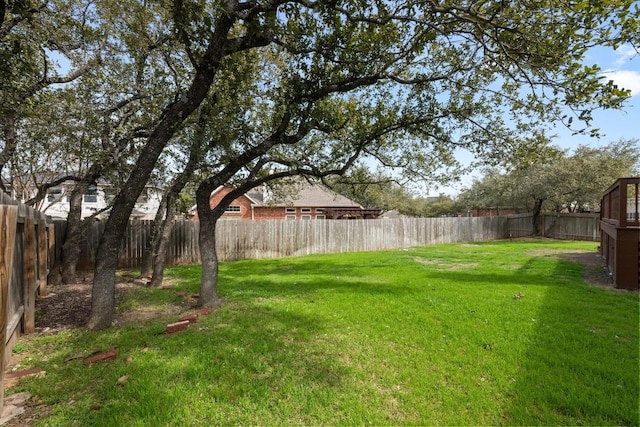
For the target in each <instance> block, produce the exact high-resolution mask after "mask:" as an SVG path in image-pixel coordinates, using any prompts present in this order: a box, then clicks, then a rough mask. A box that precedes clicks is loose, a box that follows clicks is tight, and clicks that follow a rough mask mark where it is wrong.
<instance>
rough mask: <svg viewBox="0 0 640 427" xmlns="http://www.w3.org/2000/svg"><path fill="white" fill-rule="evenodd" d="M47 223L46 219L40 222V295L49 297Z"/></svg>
mask: <svg viewBox="0 0 640 427" xmlns="http://www.w3.org/2000/svg"><path fill="white" fill-rule="evenodd" d="M48 255H49V247H48V245H47V222H46V221H45V220H44V219H40V221H38V295H39V296H41V297H43V296H45V295H47V276H48V274H47V273H48V271H47V256H48Z"/></svg>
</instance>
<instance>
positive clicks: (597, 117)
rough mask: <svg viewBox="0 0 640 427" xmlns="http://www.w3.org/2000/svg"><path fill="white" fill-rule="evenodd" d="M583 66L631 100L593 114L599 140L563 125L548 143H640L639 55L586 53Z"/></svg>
mask: <svg viewBox="0 0 640 427" xmlns="http://www.w3.org/2000/svg"><path fill="white" fill-rule="evenodd" d="M584 63H585V65H594V64H596V65H598V66H599V67H600V69H602V71H603V77H604V78H605V79H606V80H613V81H614V83H615V84H617V85H618V87H621V88H624V89H629V90H631V97H630V98H629V99H628V100H627V102H626V103H625V105H624V107H623V108H622V109H621V110H598V111H596V112H594V114H593V122H592V127H594V128H598V129H600V134H601V137H600V138H593V137H590V136H589V135H588V134H587V135H572V132H571V131H570V130H568V129H566V128H565V127H564V126H563V125H562V124H557V125H556V126H555V127H553V129H552V130H551V132H550V134H555V135H556V136H555V138H553V139H552V141H551V143H552V144H553V145H556V146H558V147H560V148H562V149H565V150H569V152H571V151H572V150H573V149H575V148H576V147H578V146H579V145H587V146H589V147H600V146H604V145H608V144H610V143H612V142H614V141H618V140H620V139H634V138H637V139H638V140H640V52H637V51H636V50H635V49H633V47H631V46H629V45H625V46H622V47H620V48H619V49H618V50H615V51H614V50H612V49H605V48H594V49H591V50H590V51H589V52H588V54H587V56H586V57H585V61H584ZM606 80H605V81H606ZM639 144H640V142H639ZM467 158H468V156H467V155H465V154H463V155H462V156H461V157H460V158H459V160H460V161H462V162H465V161H466V160H467ZM479 177H481V173H480V172H479V171H478V172H474V173H471V174H468V175H465V176H464V177H462V178H461V182H460V183H459V184H456V185H451V186H444V187H443V186H440V187H438V188H430V189H429V191H428V192H429V195H430V196H437V195H438V194H440V193H444V194H446V195H449V196H456V195H457V194H458V193H459V192H460V191H461V190H462V189H463V188H466V187H469V186H471V184H472V183H473V179H474V178H479Z"/></svg>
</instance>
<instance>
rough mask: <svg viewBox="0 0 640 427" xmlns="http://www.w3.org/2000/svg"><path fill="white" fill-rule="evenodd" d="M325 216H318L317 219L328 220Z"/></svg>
mask: <svg viewBox="0 0 640 427" xmlns="http://www.w3.org/2000/svg"><path fill="white" fill-rule="evenodd" d="M326 218H327V217H326V216H325V215H316V219H326Z"/></svg>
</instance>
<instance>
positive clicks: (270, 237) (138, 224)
mask: <svg viewBox="0 0 640 427" xmlns="http://www.w3.org/2000/svg"><path fill="white" fill-rule="evenodd" d="M531 221H532V216H531V214H526V215H514V216H494V217H458V218H399V219H379V220H343V221H337V220H326V221H286V220H268V221H220V222H219V223H218V225H217V229H216V240H217V251H218V257H219V259H220V260H221V261H231V260H238V259H247V258H249V259H255V258H276V257H283V256H297V255H308V254H319V253H340V252H355V251H375V250H385V249H397V248H406V247H411V246H422V245H431V244H436V243H455V242H474V241H483V240H495V239H505V238H516V237H525V236H531V235H532V233H533V226H532V222H531ZM541 221H542V223H543V226H542V227H541V229H542V230H544V231H545V232H546V236H547V237H552V238H560V239H580V240H596V241H597V240H598V238H599V231H598V215H584V214H561V215H543V216H542V219H541ZM150 229H151V222H150V221H139V220H134V221H131V222H130V223H129V227H128V229H127V231H126V233H125V238H124V241H123V243H122V247H121V249H120V255H119V267H120V268H136V267H139V266H140V265H141V261H142V257H143V253H144V247H145V245H146V242H147V239H148V238H149V235H150ZM103 230H104V223H103V222H100V221H96V222H94V223H92V224H91V225H90V227H89V228H88V229H87V232H86V236H87V238H86V241H85V242H84V243H83V244H84V247H83V251H82V253H83V254H84V258H83V259H82V260H81V262H80V264H79V266H78V268H79V269H91V268H92V266H93V263H94V262H95V250H96V248H97V246H98V240H99V238H100V235H101V233H102V231H103ZM63 232H64V223H61V224H56V233H57V234H56V235H57V236H62V235H63ZM198 233H199V224H198V223H197V222H191V221H179V222H176V223H175V224H174V227H173V231H172V234H171V242H170V245H169V250H168V254H167V264H169V265H176V264H193V263H198V262H200V253H199V248H198Z"/></svg>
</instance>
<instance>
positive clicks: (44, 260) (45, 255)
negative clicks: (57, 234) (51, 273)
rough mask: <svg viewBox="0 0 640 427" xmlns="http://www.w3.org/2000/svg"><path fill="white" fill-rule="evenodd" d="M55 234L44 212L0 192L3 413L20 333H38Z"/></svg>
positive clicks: (0, 389) (0, 387)
mask: <svg viewBox="0 0 640 427" xmlns="http://www.w3.org/2000/svg"><path fill="white" fill-rule="evenodd" d="M53 233H54V231H53V227H49V225H48V224H47V220H46V216H45V215H44V214H43V213H41V212H39V211H36V210H35V209H33V208H30V207H27V206H25V205H22V204H18V203H17V202H16V201H15V200H12V199H11V198H10V197H9V196H7V195H6V194H5V193H4V192H2V191H0V251H2V252H1V256H2V258H1V259H0V346H1V347H2V348H1V349H0V350H1V351H0V357H2V360H1V367H2V373H3V374H2V380H1V382H0V411H1V410H2V407H3V406H2V404H3V397H4V393H3V392H4V367H5V362H6V360H8V358H9V357H10V356H11V350H12V349H13V345H14V343H15V341H16V340H17V338H18V337H19V336H20V334H21V333H25V334H28V333H32V332H34V330H35V301H36V292H38V293H39V295H41V296H42V295H44V294H46V286H47V273H48V265H49V264H48V263H49V260H50V259H51V257H50V253H51V250H52V245H53V242H54V240H55V239H54V234H53Z"/></svg>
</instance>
